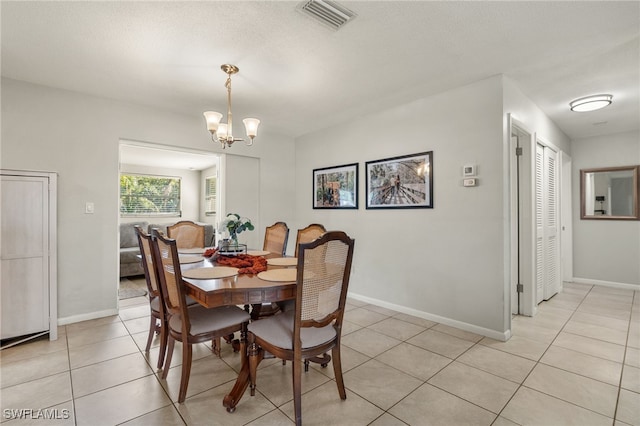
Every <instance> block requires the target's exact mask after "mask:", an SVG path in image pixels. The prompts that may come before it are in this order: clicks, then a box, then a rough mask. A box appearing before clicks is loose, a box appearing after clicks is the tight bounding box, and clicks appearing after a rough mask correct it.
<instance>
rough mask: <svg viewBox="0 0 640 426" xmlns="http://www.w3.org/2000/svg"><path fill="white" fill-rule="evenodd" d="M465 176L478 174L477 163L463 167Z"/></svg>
mask: <svg viewBox="0 0 640 426" xmlns="http://www.w3.org/2000/svg"><path fill="white" fill-rule="evenodd" d="M462 175H463V176H475V175H476V166H475V164H467V165H466V166H464V167H463V168H462Z"/></svg>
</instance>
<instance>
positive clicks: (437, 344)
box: [407, 329, 473, 359]
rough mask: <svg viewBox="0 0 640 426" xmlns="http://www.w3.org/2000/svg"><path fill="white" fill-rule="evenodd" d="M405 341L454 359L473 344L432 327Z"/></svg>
mask: <svg viewBox="0 0 640 426" xmlns="http://www.w3.org/2000/svg"><path fill="white" fill-rule="evenodd" d="M407 343H410V344H412V345H416V346H418V347H421V348H423V349H426V350H428V351H431V352H435V353H437V354H439V355H442V356H446V357H447V358H451V359H455V358H457V357H458V356H460V355H461V354H462V353H463V352H465V351H466V350H467V349H469V348H470V347H471V346H473V342H470V341H468V340H464V339H460V338H458V337H455V336H452V335H450V334H446V333H440V332H439V331H435V330H433V329H429V330H426V331H424V332H423V333H420V334H418V335H417V336H415V337H412V338H411V339H409V340H407Z"/></svg>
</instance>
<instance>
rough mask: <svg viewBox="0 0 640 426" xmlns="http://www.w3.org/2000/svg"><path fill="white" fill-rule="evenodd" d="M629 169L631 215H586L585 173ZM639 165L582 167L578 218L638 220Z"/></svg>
mask: <svg viewBox="0 0 640 426" xmlns="http://www.w3.org/2000/svg"><path fill="white" fill-rule="evenodd" d="M625 170H629V171H631V172H633V212H634V213H633V214H632V215H631V216H596V215H593V216H587V215H586V214H585V213H586V201H585V200H586V198H585V193H584V191H585V179H586V175H587V173H594V172H620V171H625ZM639 176H640V166H623V167H602V168H598V169H582V170H580V219H587V220H592V219H593V220H640V208H639V207H640V206H639V202H638V199H639V198H640V190H639V188H640V181H639Z"/></svg>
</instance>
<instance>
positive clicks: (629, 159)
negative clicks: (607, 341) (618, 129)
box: [572, 132, 640, 289]
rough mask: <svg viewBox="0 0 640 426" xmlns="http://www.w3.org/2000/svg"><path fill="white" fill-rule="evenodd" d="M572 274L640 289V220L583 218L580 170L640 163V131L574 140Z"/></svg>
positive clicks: (589, 280) (576, 279)
mask: <svg viewBox="0 0 640 426" xmlns="http://www.w3.org/2000/svg"><path fill="white" fill-rule="evenodd" d="M572 153H573V179H572V181H573V211H574V215H573V247H574V249H573V265H574V269H573V276H574V280H575V281H577V282H587V283H594V284H597V283H609V284H626V285H632V286H633V287H636V288H639V289H640V260H639V259H640V221H622V220H582V219H580V170H581V169H591V168H597V167H616V166H632V165H638V164H640V133H638V132H628V133H617V134H614V135H607V136H598V137H593V138H584V139H576V140H574V141H572Z"/></svg>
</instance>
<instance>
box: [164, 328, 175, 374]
mask: <svg viewBox="0 0 640 426" xmlns="http://www.w3.org/2000/svg"><path fill="white" fill-rule="evenodd" d="M175 343H176V339H174V338H173V336H169V346H168V347H167V359H166V360H165V362H164V369H163V370H162V380H166V379H167V374H169V368H171V358H173V347H174V346H175Z"/></svg>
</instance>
